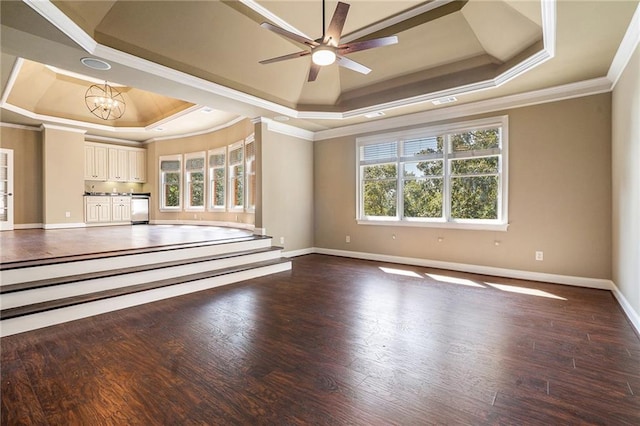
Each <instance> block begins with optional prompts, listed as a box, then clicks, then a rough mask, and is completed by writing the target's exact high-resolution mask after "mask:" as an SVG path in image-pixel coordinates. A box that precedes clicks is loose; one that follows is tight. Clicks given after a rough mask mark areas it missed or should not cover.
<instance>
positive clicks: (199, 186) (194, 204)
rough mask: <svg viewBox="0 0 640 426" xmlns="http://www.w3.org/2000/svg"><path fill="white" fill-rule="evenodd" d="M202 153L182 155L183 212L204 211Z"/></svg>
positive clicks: (203, 156) (203, 157) (203, 158)
mask: <svg viewBox="0 0 640 426" xmlns="http://www.w3.org/2000/svg"><path fill="white" fill-rule="evenodd" d="M204 160H205V153H204V152H194V153H191V154H185V155H184V182H185V194H184V195H185V198H184V201H185V202H184V204H185V210H204V194H205V191H204Z"/></svg>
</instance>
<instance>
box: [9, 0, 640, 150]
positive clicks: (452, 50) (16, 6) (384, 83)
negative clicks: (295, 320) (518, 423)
mask: <svg viewBox="0 0 640 426" xmlns="http://www.w3.org/2000/svg"><path fill="white" fill-rule="evenodd" d="M347 2H348V3H350V4H351V7H350V10H349V14H348V16H347V20H346V23H345V28H344V31H343V38H342V40H343V41H353V40H364V39H368V38H374V37H380V36H385V35H397V36H398V39H399V42H398V44H396V45H392V46H385V47H380V48H376V49H371V50H368V51H363V52H356V53H353V54H350V55H349V58H350V59H353V60H355V61H358V62H360V63H362V64H364V65H366V66H367V67H369V68H371V69H372V70H373V71H372V72H371V73H370V74H368V75H363V74H359V73H355V72H353V71H351V70H348V69H344V68H340V67H338V66H337V65H336V64H334V65H330V66H328V67H325V68H323V69H322V71H321V72H320V74H319V76H318V79H317V80H316V81H315V82H307V73H308V68H309V62H310V58H309V57H308V56H307V57H303V58H299V59H295V60H290V61H286V62H280V63H274V64H269V65H261V64H259V63H258V62H259V61H260V60H263V59H267V58H271V57H275V56H280V55H285V54H288V53H293V52H296V51H299V50H302V49H303V48H304V46H301V45H298V44H296V43H294V42H291V41H289V40H287V39H285V38H283V37H280V36H278V35H277V34H274V33H272V32H270V31H267V30H266V29H264V28H262V27H260V23H262V22H265V21H266V22H271V23H273V24H274V25H278V26H281V27H285V28H287V29H288V30H290V31H294V32H298V33H300V34H303V35H305V36H307V37H309V38H312V39H317V38H319V37H321V35H322V2H321V1H320V0H297V1H262V0H260V1H255V0H242V1H124V0H121V1H66V0H63V1H58V0H54V1H52V2H49V1H41V2H35V3H30V5H27V4H26V3H22V2H17V1H11V2H2V3H1V7H2V18H1V19H2V29H3V34H2V35H3V37H2V52H3V59H5V60H6V59H15V58H19V57H24V58H27V59H30V60H31V61H24V62H23V63H22V68H21V70H20V73H19V75H17V76H16V77H15V81H13V82H12V83H13V86H12V90H13V91H12V92H11V93H10V94H9V95H10V96H7V93H5V96H4V99H3V102H7V103H9V104H11V105H19V106H20V108H21V109H24V110H28V111H31V112H32V113H34V114H36V115H37V117H41V116H49V115H51V116H54V115H56V114H57V115H56V116H61V117H66V118H69V119H72V120H78V121H88V122H91V119H90V118H87V117H83V116H82V115H83V113H84V112H83V111H81V110H80V109H78V107H77V105H82V102H79V103H78V104H74V106H73V107H72V106H71V105H72V104H73V102H72V101H71V100H70V99H71V98H70V96H71V95H70V94H71V92H73V91H74V90H76V89H77V90H79V91H81V90H83V89H82V87H83V86H82V84H80V83H77V82H75V84H77V88H75V89H72V88H73V87H74V86H73V84H74V82H73V81H71V79H69V78H62V77H60V76H58V77H55V76H52V75H51V72H50V71H49V70H48V69H46V68H44V67H43V65H42V64H49V65H54V66H56V67H59V68H63V69H68V70H70V71H75V72H79V73H83V74H87V75H89V76H92V77H96V78H101V79H108V80H110V81H117V82H120V83H122V84H124V85H126V86H127V93H126V94H127V96H131V100H130V102H131V105H132V108H131V110H130V111H129V112H128V115H127V116H126V117H124V118H123V119H122V121H121V122H120V123H110V124H109V123H102V124H103V125H107V126H111V127H114V128H115V127H139V128H145V129H144V130H145V131H148V130H149V127H150V126H151V127H152V126H153V125H154V123H158V122H163V120H164V121H166V120H167V118H170V117H171V116H174V115H176V114H177V115H178V116H180V114H179V113H180V112H181V111H188V110H189V108H196V109H197V108H200V107H204V106H209V107H212V108H214V109H216V110H219V111H226V113H225V114H226V115H225V116H224V119H229V120H235V119H237V118H238V117H239V116H247V117H255V116H264V117H271V118H273V117H275V116H282V115H284V116H288V118H290V123H291V124H294V125H296V126H298V127H301V128H305V129H308V130H312V131H317V130H322V129H328V128H333V127H339V126H344V125H346V124H354V123H358V122H362V121H364V120H366V118H364V117H363V115H364V114H365V113H367V112H372V111H377V110H385V112H386V114H387V116H393V115H398V114H405V113H408V112H416V111H424V110H428V109H433V108H437V107H436V106H434V105H432V104H431V103H430V102H426V101H428V100H432V99H435V98H437V97H443V96H444V97H446V96H450V95H455V96H457V97H458V102H459V103H464V102H471V101H474V100H480V99H490V98H491V97H493V96H496V95H498V94H499V95H500V96H504V95H508V94H514V93H520V92H522V91H526V90H537V89H542V88H548V87H553V86H557V85H561V84H567V83H572V82H576V81H583V80H588V79H593V78H597V77H603V76H605V75H606V73H607V70H608V68H609V66H610V64H611V61H612V59H613V56H614V54H615V52H616V49H617V48H618V46H619V44H620V41H621V40H622V37H623V35H624V33H625V30H626V28H627V26H628V25H629V22H630V20H631V17H632V15H633V13H634V10H635V8H636V6H637V3H638V2H637V1H619V2H617V1H614V2H593V1H565V0H559V1H558V2H557V3H556V2H553V1H548V2H545V3H543V2H541V1H527V0H524V1H523V0H494V1H485V0H469V1H449V0H434V1H427V2H425V1H402V0H396V1H365V0H353V1H350V2H349V1H347ZM336 4H337V2H336V1H327V2H326V12H325V14H326V19H327V22H328V20H329V19H330V17H331V15H332V14H333V10H334V9H335V7H336ZM545 8H547V10H545ZM603 16H606V17H607V18H606V24H605V25H603V20H602V19H603V18H602V17H603ZM83 56H94V57H102V58H104V59H106V60H107V61H108V62H110V63H112V65H113V68H112V70H110V71H109V72H99V71H93V70H89V69H87V68H84V67H82V65H79V62H78V61H79V58H80V57H83ZM36 62H40V64H38V63H36ZM2 71H3V76H2V77H3V78H2V85H3V92H6V90H5V89H6V88H7V83H8V82H9V77H8V76H7V66H6V65H3V67H2ZM27 72H28V73H29V74H28V76H27V75H26V74H25V73H27ZM35 81H37V83H35V84H34V83H33V82H35ZM84 90H86V89H84ZM29 91H31V92H33V93H28V92H29ZM65 93H67V94H65ZM62 104H65V105H66V104H68V105H69V106H68V107H65V108H61V107H60V105H62ZM5 106H6V105H5ZM5 109H6V108H4V109H3V120H4V119H5V118H6V117H11V118H12V119H16V114H17V115H20V114H19V111H18V112H16V110H15V109H14V110H11V113H7V111H5ZM33 117H34V116H33V115H32V118H33ZM221 120H222V118H220V119H219V120H217V121H216V123H219V122H220V121H221ZM196 121H197V120H196ZM25 122H27V121H25ZM199 127H200V128H202V127H203V126H202V125H200V126H199ZM95 132H96V133H100V132H102V133H103V134H107V133H108V130H104V131H99V130H95ZM105 132H106V133H105ZM134 133H135V132H134ZM134 133H131V134H128V137H132V138H134V139H136V140H142V139H148V138H150V137H151V136H149V135H148V134H147V135H146V136H144V135H143V133H140V134H134ZM122 137H124V136H122Z"/></svg>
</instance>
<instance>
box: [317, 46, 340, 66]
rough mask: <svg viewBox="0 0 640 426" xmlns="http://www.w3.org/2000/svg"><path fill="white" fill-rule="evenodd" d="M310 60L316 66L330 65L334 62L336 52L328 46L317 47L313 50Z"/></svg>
mask: <svg viewBox="0 0 640 426" xmlns="http://www.w3.org/2000/svg"><path fill="white" fill-rule="evenodd" d="M311 60H312V61H313V63H314V64H316V65H320V66H325V65H331V64H332V63H334V62H335V61H336V52H335V50H334V49H332V48H331V47H329V46H318V47H317V48H315V49H314V50H313V53H312V54H311Z"/></svg>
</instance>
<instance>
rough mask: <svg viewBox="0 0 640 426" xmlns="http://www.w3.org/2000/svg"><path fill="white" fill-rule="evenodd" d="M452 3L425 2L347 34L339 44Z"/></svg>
mask: <svg viewBox="0 0 640 426" xmlns="http://www.w3.org/2000/svg"><path fill="white" fill-rule="evenodd" d="M453 1H454V0H431V1H428V2H425V3H423V4H421V5H418V6H417V7H414V8H413V9H409V10H407V11H404V12H401V13H399V14H397V15H395V16H392V17H390V18H388V19H384V20H382V21H379V22H376V23H374V24H372V25H369V26H367V27H365V28H362V29H360V30H358V31H355V32H353V33H351V34H347V35H345V36H344V37H340V43H341V44H344V43H350V42H352V41H354V40H357V39H359V38H362V37H366V36H368V35H369V34H373V33H375V32H377V31H380V30H383V29H385V28H388V27H390V26H393V25H396V24H399V23H400V22H404V21H407V20H409V19H411V18H415V17H416V16H418V15H422V14H423V13H427V12H429V11H431V10H434V9H437V8H439V7H442V6H445V5H447V4H449V3H453Z"/></svg>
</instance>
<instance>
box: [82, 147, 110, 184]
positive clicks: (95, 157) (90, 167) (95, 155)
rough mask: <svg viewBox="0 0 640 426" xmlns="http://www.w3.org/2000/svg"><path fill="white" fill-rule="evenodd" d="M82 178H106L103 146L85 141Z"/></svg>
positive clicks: (105, 154) (105, 157) (105, 150)
mask: <svg viewBox="0 0 640 426" xmlns="http://www.w3.org/2000/svg"><path fill="white" fill-rule="evenodd" d="M84 179H85V180H107V148H106V147H105V146H103V145H96V144H90V143H85V145H84Z"/></svg>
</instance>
